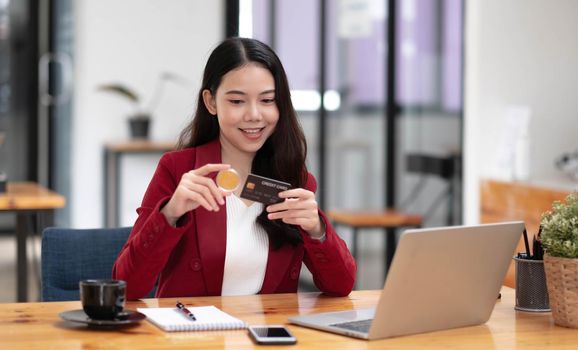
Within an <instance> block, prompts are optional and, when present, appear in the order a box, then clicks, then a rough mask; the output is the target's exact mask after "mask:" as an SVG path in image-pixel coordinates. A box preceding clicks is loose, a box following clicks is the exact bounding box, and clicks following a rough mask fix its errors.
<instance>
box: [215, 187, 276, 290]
mask: <svg viewBox="0 0 578 350" xmlns="http://www.w3.org/2000/svg"><path fill="white" fill-rule="evenodd" d="M226 198H227V199H226V200H227V205H226V207H227V248H226V255H225V272H224V275H223V287H222V290H221V294H222V295H250V294H257V293H258V292H259V291H260V290H261V287H262V286H263V280H264V279H265V268H266V267H267V257H268V255H269V238H268V237H267V233H266V232H265V230H264V229H263V228H262V227H261V226H260V225H258V224H257V222H256V221H255V219H256V218H257V216H259V214H260V213H261V212H262V211H263V204H262V203H258V202H255V203H253V204H252V205H251V206H250V207H248V206H246V205H245V203H243V201H242V200H241V199H240V198H238V197H237V196H235V195H234V194H231V195H229V196H227V197H226Z"/></svg>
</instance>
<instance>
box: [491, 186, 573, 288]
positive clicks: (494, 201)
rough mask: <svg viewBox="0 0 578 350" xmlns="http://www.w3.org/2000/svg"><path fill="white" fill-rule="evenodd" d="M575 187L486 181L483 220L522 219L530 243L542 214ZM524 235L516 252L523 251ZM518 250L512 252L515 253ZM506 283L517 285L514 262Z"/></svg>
mask: <svg viewBox="0 0 578 350" xmlns="http://www.w3.org/2000/svg"><path fill="white" fill-rule="evenodd" d="M570 192H571V190H564V189H561V188H553V187H550V186H546V185H539V184H535V183H528V182H505V181H497V180H482V181H481V183H480V202H481V203H480V207H481V215H480V219H481V222H482V223H492V222H504V221H513V220H522V221H524V223H525V224H526V229H527V230H528V238H529V239H530V244H531V242H532V241H531V240H532V237H533V236H534V234H537V233H538V229H539V227H540V219H541V217H542V213H543V212H545V211H547V210H550V209H551V208H552V203H553V202H554V201H556V200H564V198H566V196H567V195H568V194H569V193H570ZM525 250H526V248H525V246H524V240H523V238H520V242H519V243H518V247H517V248H516V252H523V251H525ZM514 255H515V252H512V256H514ZM504 285H506V286H508V287H515V285H516V278H515V268H514V262H513V261H512V263H510V268H509V269H508V273H507V274H506V279H505V280H504Z"/></svg>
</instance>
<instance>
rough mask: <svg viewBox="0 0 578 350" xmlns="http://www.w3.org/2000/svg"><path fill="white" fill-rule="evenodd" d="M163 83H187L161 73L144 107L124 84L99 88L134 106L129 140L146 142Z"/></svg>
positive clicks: (178, 77)
mask: <svg viewBox="0 0 578 350" xmlns="http://www.w3.org/2000/svg"><path fill="white" fill-rule="evenodd" d="M165 81H173V82H177V83H182V84H186V83H187V81H186V80H185V79H184V78H182V77H180V76H178V75H176V74H174V73H169V72H164V73H162V74H161V75H160V76H159V78H158V79H157V82H156V85H155V89H154V91H153V94H152V95H151V97H150V100H149V103H148V104H147V105H146V106H144V105H143V103H142V102H143V101H142V99H141V97H140V95H139V94H138V93H136V91H134V90H133V89H131V88H129V87H128V86H126V85H125V84H121V83H111V84H103V85H101V86H99V90H100V91H106V92H110V93H113V94H116V95H117V96H119V97H122V98H124V99H126V100H128V101H129V102H130V103H131V104H133V105H134V107H135V108H134V112H132V113H131V115H130V116H129V118H128V122H129V126H130V134H131V138H133V139H145V140H146V139H148V138H149V130H150V124H151V123H152V114H153V112H154V110H155V108H156V106H157V105H158V103H159V101H160V99H161V95H162V92H163V84H164V82H165Z"/></svg>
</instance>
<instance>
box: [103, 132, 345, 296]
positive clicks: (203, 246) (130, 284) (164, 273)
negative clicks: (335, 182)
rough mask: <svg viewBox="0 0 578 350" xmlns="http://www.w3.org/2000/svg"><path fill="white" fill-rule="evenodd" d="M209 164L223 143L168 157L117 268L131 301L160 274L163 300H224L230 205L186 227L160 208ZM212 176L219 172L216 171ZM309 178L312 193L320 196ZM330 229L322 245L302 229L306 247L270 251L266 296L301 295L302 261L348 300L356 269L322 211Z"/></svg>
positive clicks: (187, 220)
mask: <svg viewBox="0 0 578 350" xmlns="http://www.w3.org/2000/svg"><path fill="white" fill-rule="evenodd" d="M207 163H221V144H220V142H219V141H218V140H215V141H212V142H210V143H208V144H205V145H202V146H199V147H195V148H188V149H184V150H180V151H174V152H169V153H166V154H165V155H163V157H162V158H161V160H160V162H159V164H158V166H157V169H156V171H155V174H154V176H153V179H152V180H151V182H150V184H149V186H148V189H147V191H146V193H145V196H144V198H143V201H142V204H141V207H140V208H138V209H137V213H138V219H137V221H136V223H135V225H134V227H133V229H132V232H131V234H130V236H129V238H128V240H127V242H126V244H125V245H124V247H123V248H122V250H121V252H120V254H119V256H118V258H117V260H116V262H115V264H114V267H113V270H112V275H113V278H115V279H121V280H125V281H126V282H127V298H128V299H137V298H143V297H145V296H146V295H147V294H148V292H149V291H150V290H151V289H152V288H153V286H154V284H155V282H156V280H157V277H160V279H159V286H158V289H157V292H156V297H184V296H205V295H221V286H222V284H223V272H224V266H225V247H226V237H227V232H226V229H227V217H226V215H227V214H226V213H227V210H226V208H224V207H222V208H221V209H220V210H219V211H218V212H209V211H207V210H205V209H204V208H202V207H198V208H197V209H195V210H193V211H191V212H189V213H187V214H186V215H185V216H184V218H182V219H181V221H180V222H179V225H180V226H179V227H176V228H175V227H172V226H171V225H169V224H168V223H167V221H166V219H165V217H164V215H163V214H161V212H160V208H161V207H162V206H163V205H164V204H165V203H166V202H167V201H168V200H169V199H170V197H171V196H172V194H173V192H174V190H175V189H176V187H177V185H178V183H179V181H180V179H181V176H182V175H183V174H184V173H185V172H188V171H190V170H192V169H196V168H198V167H200V166H203V165H205V164H207ZM212 175H213V177H214V176H216V174H212ZM316 187H317V184H316V182H315V178H314V177H313V176H312V175H311V174H309V177H308V179H307V184H306V186H305V188H306V189H308V190H310V191H315V190H316ZM320 215H321V218H322V220H323V221H324V223H325V226H326V228H327V229H326V234H327V236H326V239H325V241H323V242H320V241H318V240H315V239H312V238H311V237H310V236H309V235H308V234H307V233H306V232H304V231H301V236H302V237H303V244H300V245H297V246H291V245H288V244H285V245H283V246H282V247H281V248H280V249H278V250H272V249H271V248H269V256H268V260H267V267H266V271H265V280H264V281H263V286H262V288H261V291H260V293H263V294H266V293H287V292H296V291H297V284H298V279H299V273H300V270H301V263H302V262H305V265H306V266H307V268H308V269H309V271H311V273H312V274H313V280H314V282H315V285H316V286H317V287H318V288H319V289H320V290H321V291H322V292H325V293H327V294H330V295H336V296H344V295H348V294H349V293H350V292H351V290H352V288H353V283H354V280H355V272H356V265H355V261H354V259H353V257H352V256H351V254H350V252H349V250H348V249H347V246H346V245H345V242H344V241H343V240H342V239H341V238H339V237H338V235H337V234H336V233H335V230H334V229H333V227H332V226H331V225H330V223H329V221H328V220H327V218H326V217H325V214H323V213H322V212H321V211H320Z"/></svg>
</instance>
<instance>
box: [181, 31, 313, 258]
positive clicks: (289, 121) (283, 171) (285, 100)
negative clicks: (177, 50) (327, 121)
mask: <svg viewBox="0 0 578 350" xmlns="http://www.w3.org/2000/svg"><path fill="white" fill-rule="evenodd" d="M249 63H256V64H258V65H260V66H262V67H263V68H266V69H267V70H269V72H271V75H273V79H274V81H275V103H276V104H277V108H278V110H279V120H278V122H277V125H276V126H275V130H274V131H273V133H272V134H271V136H269V138H268V139H267V141H266V142H265V143H264V144H263V146H262V147H261V149H259V150H258V151H257V154H256V155H255V158H254V159H253V164H252V165H251V172H252V173H254V174H258V175H262V176H266V177H270V178H273V179H277V180H281V181H284V182H288V183H290V184H291V186H293V187H305V182H306V180H307V167H306V165H305V157H306V155H307V144H306V142H305V136H304V134H303V130H302V128H301V125H300V124H299V121H298V120H297V113H296V112H295V109H294V108H293V104H292V103H291V94H290V91H289V83H288V81H287V75H286V74H285V69H283V65H282V64H281V60H279V57H277V55H276V54H275V52H274V51H273V50H272V49H271V48H270V47H269V46H267V45H266V44H264V43H262V42H260V41H258V40H255V39H248V38H229V39H226V40H225V41H223V42H222V43H221V44H219V45H218V46H217V47H216V48H215V49H214V50H213V52H212V53H211V55H210V56H209V59H208V61H207V65H206V66H205V71H204V74H203V82H202V86H201V88H200V90H199V96H198V99H197V109H196V111H195V114H194V116H193V120H192V121H191V123H189V125H188V126H187V127H186V128H185V129H184V130H183V131H182V132H181V135H180V136H179V141H178V143H177V148H178V149H183V148H187V147H196V146H200V145H203V144H205V143H208V142H210V141H212V140H214V139H216V138H218V137H219V123H218V120H217V118H215V116H213V115H211V113H209V111H208V110H207V108H206V106H205V103H204V102H203V91H204V90H209V91H210V92H211V94H212V95H213V96H215V94H216V92H217V89H218V88H219V86H220V85H221V81H222V79H223V76H224V75H225V74H227V73H228V72H230V71H232V70H234V69H237V68H240V67H243V66H245V65H247V64H249ZM257 222H258V223H259V224H260V225H261V226H262V227H263V228H264V229H265V231H266V232H267V235H268V236H269V241H270V242H271V244H272V246H273V248H274V249H278V248H280V247H281V246H282V245H283V244H285V243H289V244H292V245H297V244H299V243H301V242H302V239H301V235H300V234H299V230H298V229H297V227H295V226H294V225H288V224H285V223H283V222H282V221H281V220H275V221H271V220H269V219H268V218H267V212H266V211H265V210H263V212H262V213H261V214H260V215H259V216H258V217H257Z"/></svg>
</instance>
